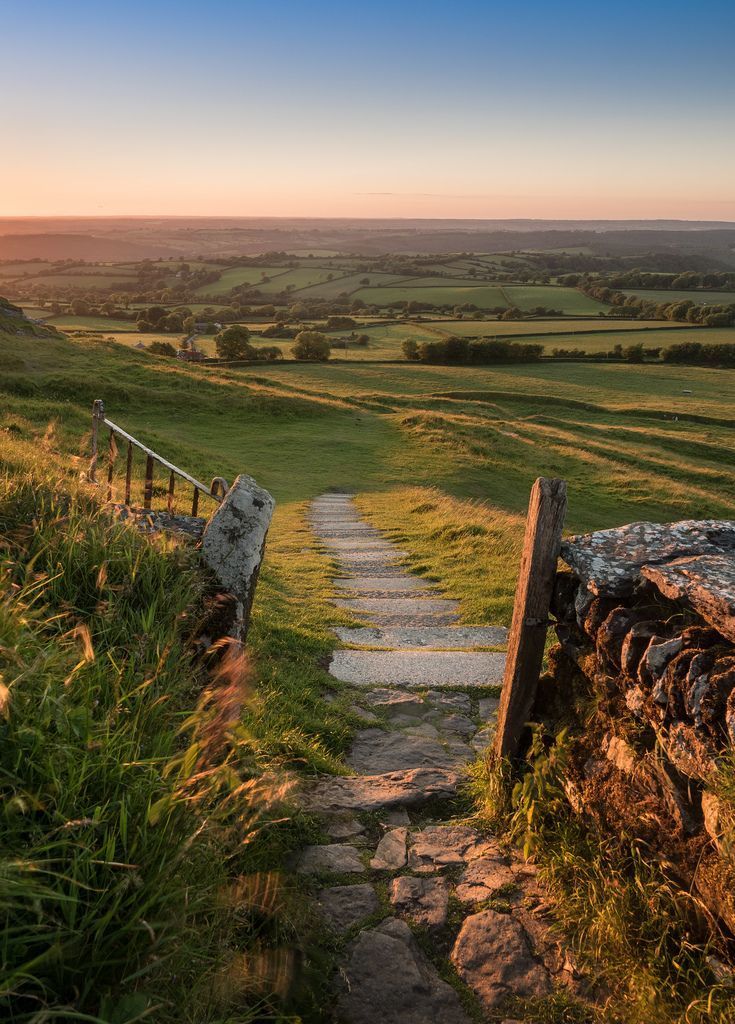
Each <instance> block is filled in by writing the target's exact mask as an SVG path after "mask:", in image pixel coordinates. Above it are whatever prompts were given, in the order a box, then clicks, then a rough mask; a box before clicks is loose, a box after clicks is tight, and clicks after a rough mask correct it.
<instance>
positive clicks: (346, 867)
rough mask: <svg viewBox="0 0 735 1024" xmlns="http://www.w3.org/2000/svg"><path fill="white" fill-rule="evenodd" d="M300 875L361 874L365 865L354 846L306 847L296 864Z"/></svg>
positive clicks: (339, 844) (338, 844)
mask: <svg viewBox="0 0 735 1024" xmlns="http://www.w3.org/2000/svg"><path fill="white" fill-rule="evenodd" d="M296 870H297V871H298V872H299V873H300V874H309V875H313V874H321V873H322V872H324V873H330V874H337V875H343V874H362V873H363V872H364V871H365V865H364V864H363V862H362V859H361V857H360V854H359V853H358V851H357V850H356V849H355V847H354V846H345V845H343V844H341V843H330V844H327V845H326V846H306V847H304V849H303V850H302V851H301V853H300V855H299V857H298V860H297V862H296Z"/></svg>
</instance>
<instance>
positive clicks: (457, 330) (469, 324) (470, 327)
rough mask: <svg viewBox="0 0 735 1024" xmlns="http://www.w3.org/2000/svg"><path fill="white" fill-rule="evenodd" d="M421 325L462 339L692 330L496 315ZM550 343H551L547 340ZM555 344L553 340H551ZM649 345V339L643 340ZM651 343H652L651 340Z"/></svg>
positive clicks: (666, 324) (622, 322)
mask: <svg viewBox="0 0 735 1024" xmlns="http://www.w3.org/2000/svg"><path fill="white" fill-rule="evenodd" d="M421 325H422V326H425V327H431V328H435V329H436V330H438V331H441V332H443V333H446V334H454V335H458V336H460V337H464V338H482V337H486V336H489V335H494V334H502V335H504V336H506V335H511V334H518V335H524V334H539V335H541V334H569V335H572V334H584V333H586V332H590V331H594V332H595V333H597V332H598V331H599V332H608V331H613V332H615V333H616V334H619V333H620V332H621V331H625V332H627V331H640V332H641V333H642V334H643V335H645V333H646V332H647V331H649V332H650V331H654V330H655V331H660V330H666V331H668V330H671V329H672V328H673V329H674V330H678V329H679V328H680V327H683V328H685V329H686V328H689V329H691V327H690V325H688V324H676V323H671V322H665V321H661V320H616V319H603V318H602V317H596V318H594V317H592V318H590V319H587V320H585V319H581V318H580V319H574V320H562V319H549V320H545V319H543V318H541V317H540V318H539V319H535V318H534V319H533V320H497V319H496V318H495V317H492V318H489V319H487V320H431V321H428V320H427V321H425V322H422V324H421ZM550 344H551V343H550ZM554 344H556V341H554ZM646 344H648V342H646ZM651 344H653V342H651Z"/></svg>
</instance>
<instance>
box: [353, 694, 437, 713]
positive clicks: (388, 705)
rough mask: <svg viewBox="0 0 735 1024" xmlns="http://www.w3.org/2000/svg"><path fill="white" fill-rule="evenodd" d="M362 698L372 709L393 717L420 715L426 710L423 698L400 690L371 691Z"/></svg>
mask: <svg viewBox="0 0 735 1024" xmlns="http://www.w3.org/2000/svg"><path fill="white" fill-rule="evenodd" d="M362 696H363V698H364V700H366V701H367V702H368V704H370V705H371V707H374V708H377V709H378V711H382V712H383V713H384V714H387V715H390V716H391V717H393V716H395V715H399V714H400V715H420V714H421V713H422V712H424V711H425V710H426V704H425V703H424V701H423V699H422V698H421V697H417V696H415V695H414V694H413V693H401V691H400V690H369V691H368V692H367V693H365V694H364V695H362Z"/></svg>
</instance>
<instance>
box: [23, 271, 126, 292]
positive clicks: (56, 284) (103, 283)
mask: <svg viewBox="0 0 735 1024" xmlns="http://www.w3.org/2000/svg"><path fill="white" fill-rule="evenodd" d="M135 280H136V275H135V274H132V273H130V274H125V273H120V272H118V273H115V272H112V273H110V272H107V273H92V272H89V271H84V270H75V271H69V272H68V273H64V274H41V275H39V276H38V277H33V278H30V279H29V280H28V281H23V282H22V283H23V287H24V289H26V290H30V291H31V292H33V293H35V294H53V293H54V292H58V291H60V290H63V289H65V288H84V289H87V290H89V291H102V290H103V289H111V290H113V291H114V290H115V289H116V288H119V287H120V286H122V285H129V284H130V283H131V282H132V281H135ZM14 283H15V284H16V285H17V284H19V283H20V282H19V281H17V280H16V281H15V282H14Z"/></svg>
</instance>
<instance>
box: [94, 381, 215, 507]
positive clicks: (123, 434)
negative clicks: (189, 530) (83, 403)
mask: <svg viewBox="0 0 735 1024" xmlns="http://www.w3.org/2000/svg"><path fill="white" fill-rule="evenodd" d="M100 426H102V427H107V429H108V430H109V431H110V441H109V450H108V459H107V500H108V501H111V500H112V480H113V476H114V467H115V459H116V457H117V453H118V447H117V443H116V441H115V437H116V436H117V437H119V438H121V439H122V440H123V441H125V442H126V443H127V446H128V452H127V462H126V468H125V504H126V505H129V504H130V487H131V479H132V472H133V449H134V448H137V449H138V450H139V451H141V452H143V454H144V455H145V456H146V464H145V480H144V483H143V508H146V509H149V508H150V507H151V502H152V499H153V466H154V464H155V463H158V465H159V466H163V468H164V469H167V470H168V472H169V481H168V500H167V508H168V511H169V512H173V504H174V490H175V484H176V477H177V476H178V477H181V479H182V480H185V481H186V482H187V483H189V484H191V485H192V487H193V488H194V495H193V498H192V503H191V514H192V515H193V516H195V515H196V514H197V512H198V511H199V494H200V493H201V494H204V495H205V496H206V497H208V498H211V499H212V500H213V501H216V502H217V503H218V504H219V503H220V502H221V501H222V499H223V498H224V496H225V494H226V493H227V491H228V489H229V487H228V484H227V481H226V480H225V478H224V477H222V476H215V477H213V479H212V483H211V484H210V485H209V487H207V485H206V484H203V483H202V482H201V480H197V479H196V477H193V476H191V474H190V473H187V472H185V470H183V469H179V467H178V466H175V465H174V464H173V462H169V461H168V459H164V458H163V456H162V455H159V454H158V453H157V452H154V451H153V449H152V448H149V447H148V446H147V445H145V444H143V443H142V441H139V440H138V439H137V438H136V437H133V435H132V434H129V433H128V432H127V430H123V428H122V427H120V426H118V425H117V423H113V421H112V420H109V419H108V418H107V416H106V415H105V403H104V402H103V400H102V399H101V398H98V399H96V400H95V402H94V404H93V405H92V456H91V459H90V463H89V472H88V479H89V481H90V483H97V460H98V435H99V429H100Z"/></svg>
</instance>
